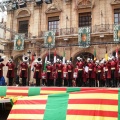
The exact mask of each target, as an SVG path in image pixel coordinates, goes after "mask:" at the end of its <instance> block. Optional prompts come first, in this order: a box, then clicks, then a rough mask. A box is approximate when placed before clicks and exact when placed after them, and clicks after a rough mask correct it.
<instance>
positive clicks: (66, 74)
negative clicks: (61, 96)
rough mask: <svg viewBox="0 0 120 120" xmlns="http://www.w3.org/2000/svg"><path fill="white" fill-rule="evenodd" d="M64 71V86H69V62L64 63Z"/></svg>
mask: <svg viewBox="0 0 120 120" xmlns="http://www.w3.org/2000/svg"><path fill="white" fill-rule="evenodd" d="M62 71H63V72H62V73H63V86H67V85H68V68H67V64H66V63H65V64H64V65H63V68H62Z"/></svg>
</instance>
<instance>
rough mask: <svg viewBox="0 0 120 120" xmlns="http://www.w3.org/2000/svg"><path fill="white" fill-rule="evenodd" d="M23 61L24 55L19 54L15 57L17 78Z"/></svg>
mask: <svg viewBox="0 0 120 120" xmlns="http://www.w3.org/2000/svg"><path fill="white" fill-rule="evenodd" d="M21 62H22V55H20V56H17V57H16V58H15V59H14V63H15V78H16V76H17V74H18V72H19V70H20V63H21Z"/></svg>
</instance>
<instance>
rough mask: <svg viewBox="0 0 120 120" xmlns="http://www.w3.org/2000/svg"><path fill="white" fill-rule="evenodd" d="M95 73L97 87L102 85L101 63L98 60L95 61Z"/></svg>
mask: <svg viewBox="0 0 120 120" xmlns="http://www.w3.org/2000/svg"><path fill="white" fill-rule="evenodd" d="M96 75H97V80H98V87H102V86H103V85H102V83H103V82H102V80H103V65H102V63H100V61H99V60H97V61H96Z"/></svg>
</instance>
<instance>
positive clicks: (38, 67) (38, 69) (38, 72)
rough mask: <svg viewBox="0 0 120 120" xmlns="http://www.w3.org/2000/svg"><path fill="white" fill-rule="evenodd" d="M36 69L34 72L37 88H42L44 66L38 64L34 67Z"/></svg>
mask: <svg viewBox="0 0 120 120" xmlns="http://www.w3.org/2000/svg"><path fill="white" fill-rule="evenodd" d="M34 67H35V71H34V76H33V78H35V79H36V86H40V79H41V70H42V64H41V63H36V64H35V65H34Z"/></svg>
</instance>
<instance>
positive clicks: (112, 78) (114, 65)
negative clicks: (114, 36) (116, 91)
mask: <svg viewBox="0 0 120 120" xmlns="http://www.w3.org/2000/svg"><path fill="white" fill-rule="evenodd" d="M111 59H112V60H111V62H110V63H111V80H112V87H115V86H116V80H115V72H116V70H115V68H116V65H117V62H116V61H115V57H114V56H112V58H111Z"/></svg>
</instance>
